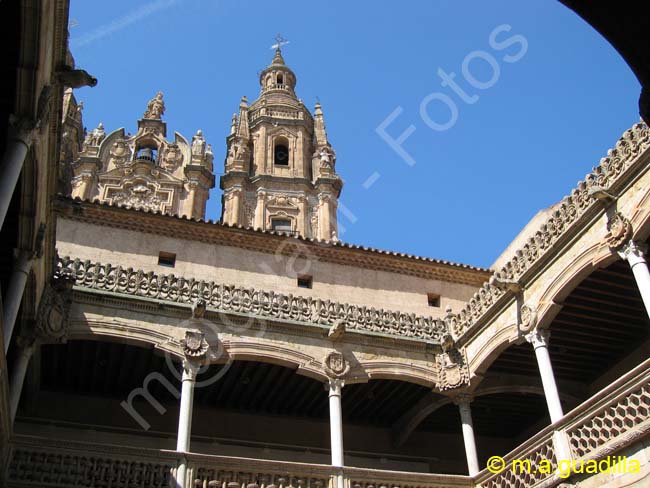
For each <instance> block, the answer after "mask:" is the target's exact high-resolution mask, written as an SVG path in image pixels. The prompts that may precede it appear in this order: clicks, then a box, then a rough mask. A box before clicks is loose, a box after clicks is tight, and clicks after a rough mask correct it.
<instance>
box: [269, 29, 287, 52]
mask: <svg viewBox="0 0 650 488" xmlns="http://www.w3.org/2000/svg"><path fill="white" fill-rule="evenodd" d="M274 39H275V44H273V45H272V46H271V49H275V50H276V51H280V50H281V48H282V46H286V45H287V44H289V41H287V40H286V39H285V38H284V37H282V34H279V33H278V34H276V36H275V38H274Z"/></svg>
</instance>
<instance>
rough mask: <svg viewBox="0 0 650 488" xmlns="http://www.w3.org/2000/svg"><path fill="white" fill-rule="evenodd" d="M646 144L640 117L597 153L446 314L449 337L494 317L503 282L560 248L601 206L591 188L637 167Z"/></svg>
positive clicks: (524, 274) (615, 181) (616, 181)
mask: <svg viewBox="0 0 650 488" xmlns="http://www.w3.org/2000/svg"><path fill="white" fill-rule="evenodd" d="M649 147H650V130H649V129H648V127H647V126H646V125H645V124H643V123H638V124H635V125H634V126H632V128H630V129H628V130H626V131H625V132H624V133H623V135H622V136H621V138H620V139H619V140H618V142H617V143H616V147H615V148H614V149H610V150H609V151H608V154H607V157H605V158H603V159H601V161H600V165H598V166H596V167H595V168H594V169H593V171H592V172H591V173H589V174H588V175H587V176H586V177H585V179H584V180H583V181H581V182H579V183H578V187H577V188H575V189H573V191H572V192H571V194H570V195H569V196H567V197H565V198H564V199H563V200H562V202H561V203H560V205H559V206H558V207H557V209H556V210H555V211H554V212H553V214H552V215H551V217H549V218H548V219H547V220H546V222H545V223H544V224H543V225H542V226H541V228H540V229H539V230H538V231H537V232H536V233H535V234H534V235H533V237H531V238H530V239H528V241H527V242H526V244H524V245H523V246H522V247H521V248H520V249H519V250H518V251H517V252H516V253H515V254H514V257H512V258H511V259H510V260H509V261H508V262H507V263H506V264H505V265H504V266H503V268H501V269H500V270H499V271H496V272H495V273H494V275H493V279H491V280H490V281H489V282H486V283H485V284H484V285H483V286H482V287H481V288H480V289H479V290H478V291H477V292H476V293H475V294H474V296H473V297H472V298H471V299H470V300H469V301H468V302H467V304H466V305H465V307H464V308H463V309H462V310H460V312H459V313H458V314H449V315H448V316H447V317H446V318H445V324H446V325H447V327H448V329H449V330H450V331H451V333H452V335H453V336H454V338H455V339H456V340H457V341H459V342H460V343H463V342H465V341H466V340H467V339H468V337H467V336H468V335H469V334H470V333H471V332H472V331H475V330H477V328H478V327H479V326H480V325H481V324H483V323H485V322H486V321H487V320H488V319H489V317H493V316H494V315H495V314H497V313H498V312H499V310H501V307H503V306H504V305H506V304H507V303H509V301H510V300H509V297H510V298H511V294H510V293H509V292H508V291H507V289H506V288H504V287H503V286H499V284H500V283H501V284H503V283H516V284H517V285H518V286H519V287H523V283H522V281H525V280H526V279H527V278H528V277H530V275H531V274H532V273H533V272H534V270H536V269H539V268H540V266H543V265H544V264H545V263H548V262H549V260H550V259H552V258H553V257H554V256H555V255H556V254H557V253H558V252H559V251H560V247H561V246H560V245H559V244H560V243H562V242H565V243H566V242H568V240H569V239H570V238H571V237H572V236H574V235H576V234H577V233H578V232H579V231H580V229H581V228H582V226H583V225H584V224H585V222H586V221H588V219H589V217H590V216H593V215H594V214H595V212H597V211H602V206H600V204H599V203H598V200H597V198H596V197H595V196H594V194H593V191H590V190H593V189H603V190H611V189H614V188H616V189H620V187H621V186H622V185H623V184H624V182H625V180H626V177H628V176H629V175H630V174H631V171H630V170H631V169H632V168H636V167H637V166H638V165H636V164H635V163H637V162H638V161H640V159H641V158H640V156H641V155H642V154H644V153H645V152H646V150H647V149H648V148H649Z"/></svg>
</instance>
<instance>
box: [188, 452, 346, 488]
mask: <svg viewBox="0 0 650 488" xmlns="http://www.w3.org/2000/svg"><path fill="white" fill-rule="evenodd" d="M186 459H187V464H188V480H190V484H189V485H188V486H192V487H198V488H208V487H218V488H328V486H329V483H330V478H331V476H332V475H333V472H332V469H333V468H332V467H331V466H327V465H322V464H306V463H290V462H283V461H265V460H259V459H247V458H233V457H225V456H207V455H201V454H188V455H187V458H186Z"/></svg>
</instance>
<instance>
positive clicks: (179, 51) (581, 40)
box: [70, 0, 640, 266]
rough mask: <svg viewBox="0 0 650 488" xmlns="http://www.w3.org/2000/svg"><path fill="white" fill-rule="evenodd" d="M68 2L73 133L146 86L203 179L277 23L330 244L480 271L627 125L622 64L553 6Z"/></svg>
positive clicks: (137, 99) (251, 87) (135, 110)
mask: <svg viewBox="0 0 650 488" xmlns="http://www.w3.org/2000/svg"><path fill="white" fill-rule="evenodd" d="M71 4H72V5H71V11H70V17H71V19H73V21H72V26H73V27H71V30H70V36H71V49H72V52H73V55H74V57H75V60H76V63H77V66H78V67H81V68H84V69H86V70H88V71H89V72H90V73H91V74H93V75H94V76H96V77H97V78H98V79H99V84H98V85H97V86H96V87H95V88H82V89H79V90H77V92H76V96H77V98H78V99H81V100H83V101H84V122H85V124H86V126H87V127H88V129H89V130H90V129H92V128H93V127H95V126H96V125H97V123H98V122H100V121H101V122H103V123H104V125H105V126H106V129H107V130H108V131H111V130H114V129H117V128H119V127H125V128H126V130H127V131H131V132H134V131H135V129H136V121H137V119H138V118H140V117H141V116H142V112H143V111H144V109H145V108H146V103H147V101H148V100H149V99H150V98H151V97H152V96H153V95H154V94H155V93H156V91H157V90H162V91H164V93H165V103H166V112H165V117H164V118H165V120H166V121H167V125H168V135H169V134H173V132H174V131H178V132H181V133H182V134H184V135H185V136H187V137H191V135H192V134H194V133H195V132H196V130H197V129H199V128H200V129H202V130H203V132H204V134H205V136H206V138H207V140H208V142H210V143H211V144H212V145H213V148H214V152H215V172H217V173H221V172H222V170H223V158H224V156H225V137H226V135H227V133H228V129H229V125H230V118H231V115H232V113H233V112H234V111H236V110H237V107H238V104H239V100H240V98H241V96H242V95H247V96H248V98H249V100H250V101H252V100H254V99H255V98H257V96H258V94H259V85H258V80H257V72H258V71H259V70H260V69H262V68H264V67H265V66H266V65H268V64H269V63H270V61H271V58H272V56H273V51H272V50H271V49H269V47H270V46H271V44H273V42H274V41H273V37H274V36H275V35H276V33H278V32H281V33H282V35H283V36H284V37H285V38H287V39H288V40H289V41H290V44H289V45H287V46H286V47H285V48H284V51H283V54H284V57H285V60H286V62H287V64H288V65H289V66H290V67H291V68H292V69H293V70H294V72H295V73H296V75H297V77H298V85H297V87H296V91H297V93H298V96H299V97H300V98H302V99H303V101H304V102H305V104H306V105H307V106H308V107H310V108H313V106H314V103H315V102H316V100H317V99H319V100H320V102H321V104H322V106H323V111H324V113H325V121H326V124H327V130H328V136H329V139H330V141H331V143H332V145H333V146H334V148H335V150H336V151H337V171H338V172H339V173H340V174H341V176H342V178H343V179H344V188H343V193H342V195H341V199H340V202H341V204H342V208H343V209H344V210H343V211H339V224H340V226H341V232H340V233H339V236H340V238H341V239H342V240H344V241H346V242H352V243H356V244H364V245H368V246H373V247H377V248H381V249H390V250H397V251H403V252H409V253H413V254H418V255H423V256H430V257H435V258H439V259H447V260H451V261H457V262H463V263H467V264H473V265H477V266H489V265H491V264H492V262H493V261H494V260H495V259H496V257H497V256H498V255H499V254H500V253H501V252H502V251H503V250H504V249H505V248H506V246H507V245H508V244H509V242H510V241H511V240H512V239H513V238H514V237H515V236H516V235H517V233H518V232H519V231H520V230H521V228H522V227H523V226H524V225H525V224H526V223H527V222H528V220H529V219H530V218H532V217H533V216H534V215H535V213H537V211H538V210H540V209H542V208H544V207H547V206H549V205H551V204H553V203H554V202H556V201H558V200H560V199H561V198H562V197H563V196H564V195H566V194H568V193H569V192H570V191H571V189H572V188H573V186H575V184H576V182H577V181H579V180H580V179H582V178H583V177H584V175H585V174H586V173H588V172H589V171H590V170H591V168H592V166H595V165H596V164H598V162H599V160H600V158H601V157H603V156H604V155H605V154H606V152H607V149H608V148H610V147H612V146H613V145H614V144H615V142H616V140H617V139H618V137H619V136H620V135H621V134H622V132H623V131H624V130H625V129H626V128H628V127H629V126H631V125H632V124H633V123H635V122H637V121H638V119H639V116H638V112H637V99H638V96H639V90H640V88H639V84H638V82H637V80H636V78H635V77H634V76H633V74H632V73H631V71H630V69H629V68H628V67H627V65H626V64H625V63H624V62H623V60H622V59H621V57H620V56H619V55H618V53H617V52H616V51H615V50H614V49H613V48H612V47H611V46H610V45H609V44H608V43H607V42H606V41H605V40H604V39H603V38H601V37H600V36H599V35H598V34H597V33H596V32H595V31H594V30H593V29H592V28H591V27H590V26H589V25H587V24H586V23H585V22H584V21H582V19H580V18H579V17H578V16H576V15H575V14H574V13H573V12H571V11H570V10H568V9H566V8H565V7H564V6H562V5H561V4H560V3H559V2H558V1H556V0H529V1H526V2H521V1H515V0H509V1H505V0H501V1H499V0H495V1H491V2H482V1H478V0H476V1H442V0H437V1H433V0H432V1H416V0H402V1H400V2H394V1H390V2H389V1H370V0H356V1H350V0H347V1H340V0H333V1H329V2H306V1H304V0H303V1H298V0H283V1H282V2H274V1H260V0H237V1H235V0H231V1H225V0H224V1H217V0H151V1H150V0H145V1H133V0H130V1H126V0H114V1H111V2H90V1H87V0H72V2H71ZM440 73H442V76H443V77H445V76H446V77H447V78H448V81H447V82H444V81H443V79H442V78H441V74H440ZM451 73H454V74H455V77H454V75H452V74H451ZM450 77H451V78H453V79H452V80H451V82H450V81H449V79H450ZM454 83H455V85H454ZM443 84H446V85H447V86H443ZM391 114H393V115H394V117H393V118H392V119H390V118H389V116H391ZM387 118H388V119H389V120H388V121H386V120H387ZM382 124H383V125H384V126H385V133H386V134H387V135H386V136H383V137H382V136H380V134H379V133H378V130H377V128H378V127H380V126H382ZM413 128H414V129H415V130H413ZM402 134H404V135H405V138H404V139H403V141H401V142H399V143H397V142H392V143H389V142H387V141H390V140H393V141H395V140H398V139H399V138H400V135H402ZM403 137H404V136H403ZM391 144H392V146H394V147H391ZM397 146H400V147H401V148H402V150H403V151H406V153H407V154H408V156H404V153H402V155H400V154H398V152H397V151H396V150H395V147H397ZM409 162H410V163H414V164H409ZM217 177H218V175H217ZM207 213H208V215H207V216H208V218H212V219H214V220H216V219H218V218H219V216H220V214H221V208H220V190H219V189H218V188H215V189H213V190H212V193H211V198H210V200H209V202H208V211H207Z"/></svg>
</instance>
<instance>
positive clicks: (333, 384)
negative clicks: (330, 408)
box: [325, 378, 345, 396]
mask: <svg viewBox="0 0 650 488" xmlns="http://www.w3.org/2000/svg"><path fill="white" fill-rule="evenodd" d="M344 386H345V380H344V379H343V378H330V379H329V380H327V382H326V383H325V391H327V392H328V393H329V395H330V396H334V395H341V390H342V389H343V387H344Z"/></svg>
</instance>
